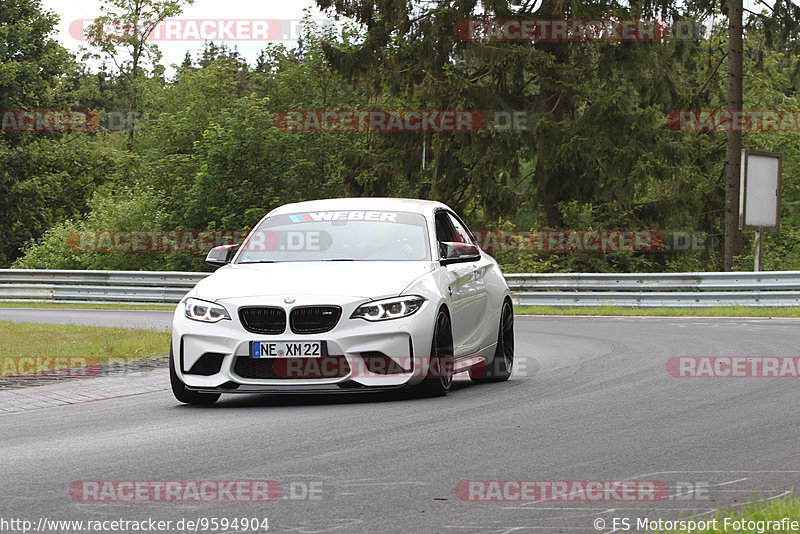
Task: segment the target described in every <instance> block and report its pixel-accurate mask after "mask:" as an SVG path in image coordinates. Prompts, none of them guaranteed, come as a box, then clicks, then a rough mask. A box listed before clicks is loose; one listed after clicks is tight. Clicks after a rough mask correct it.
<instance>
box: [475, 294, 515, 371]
mask: <svg viewBox="0 0 800 534" xmlns="http://www.w3.org/2000/svg"><path fill="white" fill-rule="evenodd" d="M513 368H514V308H512V307H511V303H510V302H509V301H507V300H506V301H504V302H503V308H502V309H501V311H500V329H499V332H498V334H497V349H495V351H494V358H493V359H492V363H491V364H490V365H488V366H487V365H486V364H484V365H481V366H478V367H476V368H474V369H470V371H469V377H470V378H471V379H472V381H473V382H503V381H505V380H508V378H509V377H510V376H511V371H512V370H513Z"/></svg>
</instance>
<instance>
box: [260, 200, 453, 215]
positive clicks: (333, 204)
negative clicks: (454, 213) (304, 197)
mask: <svg viewBox="0 0 800 534" xmlns="http://www.w3.org/2000/svg"><path fill="white" fill-rule="evenodd" d="M436 207H440V208H447V206H446V205H444V204H442V203H441V202H436V201H433V200H419V199H411V198H374V197H355V198H328V199H323V200H309V201H306V202H295V203H294V204H286V205H283V206H281V207H279V208H275V209H274V210H273V211H272V212H270V213H271V215H278V214H285V213H298V212H304V211H324V210H337V211H342V210H347V211H350V210H377V211H407V212H412V213H427V212H429V211H432V210H433V209H434V208H436Z"/></svg>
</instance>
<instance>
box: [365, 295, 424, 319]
mask: <svg viewBox="0 0 800 534" xmlns="http://www.w3.org/2000/svg"><path fill="white" fill-rule="evenodd" d="M423 302H425V299H424V298H422V297H419V296H417V295H410V296H408V297H393V298H390V299H384V300H376V301H374V302H368V303H366V304H362V305H361V306H359V307H358V308H356V311H354V312H353V315H351V316H350V318H351V319H366V320H367V321H386V320H388V319H399V318H400V317H408V316H409V315H413V314H414V313H416V312H417V310H419V309H420V308H421V307H422V303H423Z"/></svg>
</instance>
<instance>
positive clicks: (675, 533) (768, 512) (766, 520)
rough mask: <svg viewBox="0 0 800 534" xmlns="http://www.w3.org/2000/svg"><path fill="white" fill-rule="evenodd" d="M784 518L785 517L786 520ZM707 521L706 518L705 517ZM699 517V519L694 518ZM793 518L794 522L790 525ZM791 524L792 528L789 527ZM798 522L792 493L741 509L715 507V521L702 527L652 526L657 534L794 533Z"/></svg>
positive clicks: (799, 510)
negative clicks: (722, 509)
mask: <svg viewBox="0 0 800 534" xmlns="http://www.w3.org/2000/svg"><path fill="white" fill-rule="evenodd" d="M784 519H788V524H787V521H785V520H784ZM704 520H706V521H710V520H708V519H704ZM696 521H700V519H696ZM792 521H794V522H795V524H794V525H791V522H792ZM792 526H794V527H795V528H794V529H792ZM798 526H800V501H798V500H797V498H795V497H794V496H792V495H789V496H786V497H784V498H782V499H773V500H770V501H761V502H755V503H750V504H748V505H747V506H746V507H745V508H744V509H743V510H742V511H740V512H735V513H732V512H731V511H730V510H728V511H727V512H722V511H718V512H717V515H716V517H715V518H714V522H713V523H712V524H711V525H710V526H709V527H708V528H705V529H702V530H697V529H695V530H691V531H689V530H687V529H680V528H679V529H676V530H665V531H659V530H655V531H653V532H657V533H658V534H733V533H745V532H746V533H751V532H753V533H755V532H759V533H765V534H766V533H768V534H789V533H793V534H795V533H796V532H797V531H798Z"/></svg>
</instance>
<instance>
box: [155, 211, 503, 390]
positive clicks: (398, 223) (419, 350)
mask: <svg viewBox="0 0 800 534" xmlns="http://www.w3.org/2000/svg"><path fill="white" fill-rule="evenodd" d="M206 261H207V262H208V263H210V264H212V265H217V266H220V268H219V269H217V271H216V272H214V273H213V274H212V275H210V276H208V277H207V278H205V279H203V280H202V281H200V282H199V283H198V284H197V285H196V286H195V287H194V288H193V289H192V290H191V291H189V293H188V294H187V295H186V296H185V297H184V298H183V299H182V300H181V302H180V304H179V305H178V307H177V309H176V310H175V316H174V320H173V325H172V346H171V348H170V378H171V382H172V391H173V392H174V394H175V397H176V398H177V399H178V400H179V401H181V402H184V403H188V404H210V403H213V402H215V401H216V400H217V399H218V398H219V397H220V395H221V394H222V393H261V392H266V393H269V392H286V391H289V392H306V391H315V392H318V391H326V390H333V391H355V390H365V391H369V390H375V389H387V388H397V387H415V388H417V390H418V391H419V392H420V393H421V394H423V395H426V396H441V395H446V394H447V393H448V391H450V387H451V384H452V380H453V375H454V374H456V373H461V372H465V371H468V372H469V375H470V377H471V378H472V380H475V381H481V382H491V381H502V380H507V379H508V378H509V376H510V375H511V370H512V366H513V363H514V312H513V307H512V301H511V296H510V292H509V289H508V286H507V285H506V282H505V279H504V278H503V274H502V273H501V272H500V268H499V267H498V265H497V262H496V261H495V260H494V259H493V258H492V257H490V256H489V255H487V254H486V253H484V252H483V251H481V250H480V248H479V247H478V246H477V245H476V244H475V242H474V240H473V239H472V234H471V233H470V231H469V230H468V229H467V227H466V225H465V224H464V222H463V221H462V220H461V219H460V218H459V217H458V215H456V214H455V213H454V212H453V211H452V210H451V209H450V208H448V207H447V206H446V205H444V204H442V203H440V202H432V201H423V200H409V199H396V198H341V199H330V200H315V201H309V202H301V203H296V204H288V205H285V206H282V207H279V208H276V209H274V210H272V211H271V212H269V213H268V214H267V215H266V216H265V217H264V218H263V219H262V220H261V221H260V222H259V223H258V225H256V227H255V228H254V229H253V231H252V232H250V234H249V235H248V236H247V239H246V240H245V241H244V243H242V244H241V245H226V246H222V247H216V248H214V249H212V250H211V251H210V252H209V254H208V257H207V258H206Z"/></svg>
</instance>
